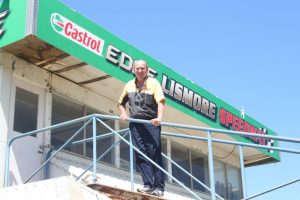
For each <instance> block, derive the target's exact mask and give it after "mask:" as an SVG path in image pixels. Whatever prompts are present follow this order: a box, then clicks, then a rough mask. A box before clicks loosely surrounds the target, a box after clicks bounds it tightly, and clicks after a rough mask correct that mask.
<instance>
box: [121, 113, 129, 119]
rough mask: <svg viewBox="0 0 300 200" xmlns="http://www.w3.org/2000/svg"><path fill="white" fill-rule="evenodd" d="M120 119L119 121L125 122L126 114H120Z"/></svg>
mask: <svg viewBox="0 0 300 200" xmlns="http://www.w3.org/2000/svg"><path fill="white" fill-rule="evenodd" d="M120 117H121V120H127V119H128V115H127V114H126V113H122V114H121V115H120Z"/></svg>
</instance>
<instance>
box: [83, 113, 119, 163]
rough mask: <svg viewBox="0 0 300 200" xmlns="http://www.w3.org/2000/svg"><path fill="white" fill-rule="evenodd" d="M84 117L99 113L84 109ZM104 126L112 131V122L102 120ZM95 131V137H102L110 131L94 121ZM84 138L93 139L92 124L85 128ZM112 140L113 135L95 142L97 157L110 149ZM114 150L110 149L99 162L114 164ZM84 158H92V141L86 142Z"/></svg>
mask: <svg viewBox="0 0 300 200" xmlns="http://www.w3.org/2000/svg"><path fill="white" fill-rule="evenodd" d="M86 110H87V111H86V115H91V114H94V113H99V112H98V111H96V110H93V109H91V108H87V109H86ZM102 121H103V122H104V123H105V124H106V125H108V126H109V127H110V128H112V129H114V121H113V120H102ZM96 124H97V126H96V129H97V130H96V131H97V136H98V135H103V134H105V133H110V132H111V131H110V130H109V129H108V128H106V127H105V126H104V125H102V124H100V122H98V121H96ZM85 132H86V136H85V138H92V137H93V123H90V124H89V125H87V127H86V131H85ZM113 138H114V135H112V136H109V137H106V138H102V139H100V140H97V157H99V156H101V155H102V154H103V153H104V152H105V151H106V150H107V149H109V148H110V147H111V145H112V144H113ZM113 152H114V149H111V150H110V151H109V152H108V153H107V154H106V155H105V156H104V157H103V158H102V159H101V161H103V162H106V163H110V164H114V156H113V155H114V153H113ZM86 156H87V157H89V158H93V141H90V142H87V143H86Z"/></svg>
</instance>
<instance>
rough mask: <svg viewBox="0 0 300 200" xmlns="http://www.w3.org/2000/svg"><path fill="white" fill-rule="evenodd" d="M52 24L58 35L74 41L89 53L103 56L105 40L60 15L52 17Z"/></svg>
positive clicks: (56, 14)
mask: <svg viewBox="0 0 300 200" xmlns="http://www.w3.org/2000/svg"><path fill="white" fill-rule="evenodd" d="M50 22H51V25H52V28H53V30H54V31H55V32H56V33H58V34H60V35H62V36H64V37H66V38H68V39H69V40H72V41H73V42H75V43H77V44H79V45H80V46H82V47H84V48H86V49H88V50H89V51H91V52H93V53H95V54H97V55H99V56H102V50H103V47H104V40H102V39H101V38H99V37H97V36H96V35H94V34H92V33H91V32H89V31H87V30H85V29H84V28H82V27H81V26H79V25H77V24H75V23H74V22H72V21H71V20H69V19H67V18H65V17H63V16H62V15H60V14H58V13H53V14H52V15H51V17H50Z"/></svg>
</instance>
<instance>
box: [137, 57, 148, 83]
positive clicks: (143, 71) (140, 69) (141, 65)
mask: <svg viewBox="0 0 300 200" xmlns="http://www.w3.org/2000/svg"><path fill="white" fill-rule="evenodd" d="M134 73H135V75H136V77H137V78H138V79H144V78H145V77H146V76H147V74H148V67H147V66H146V63H145V62H143V61H137V62H136V63H135V64H134Z"/></svg>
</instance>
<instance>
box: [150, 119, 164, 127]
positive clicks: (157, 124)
mask: <svg viewBox="0 0 300 200" xmlns="http://www.w3.org/2000/svg"><path fill="white" fill-rule="evenodd" d="M161 121H162V118H161V117H157V118H154V119H151V124H153V125H154V126H159V125H160V123H161Z"/></svg>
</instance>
